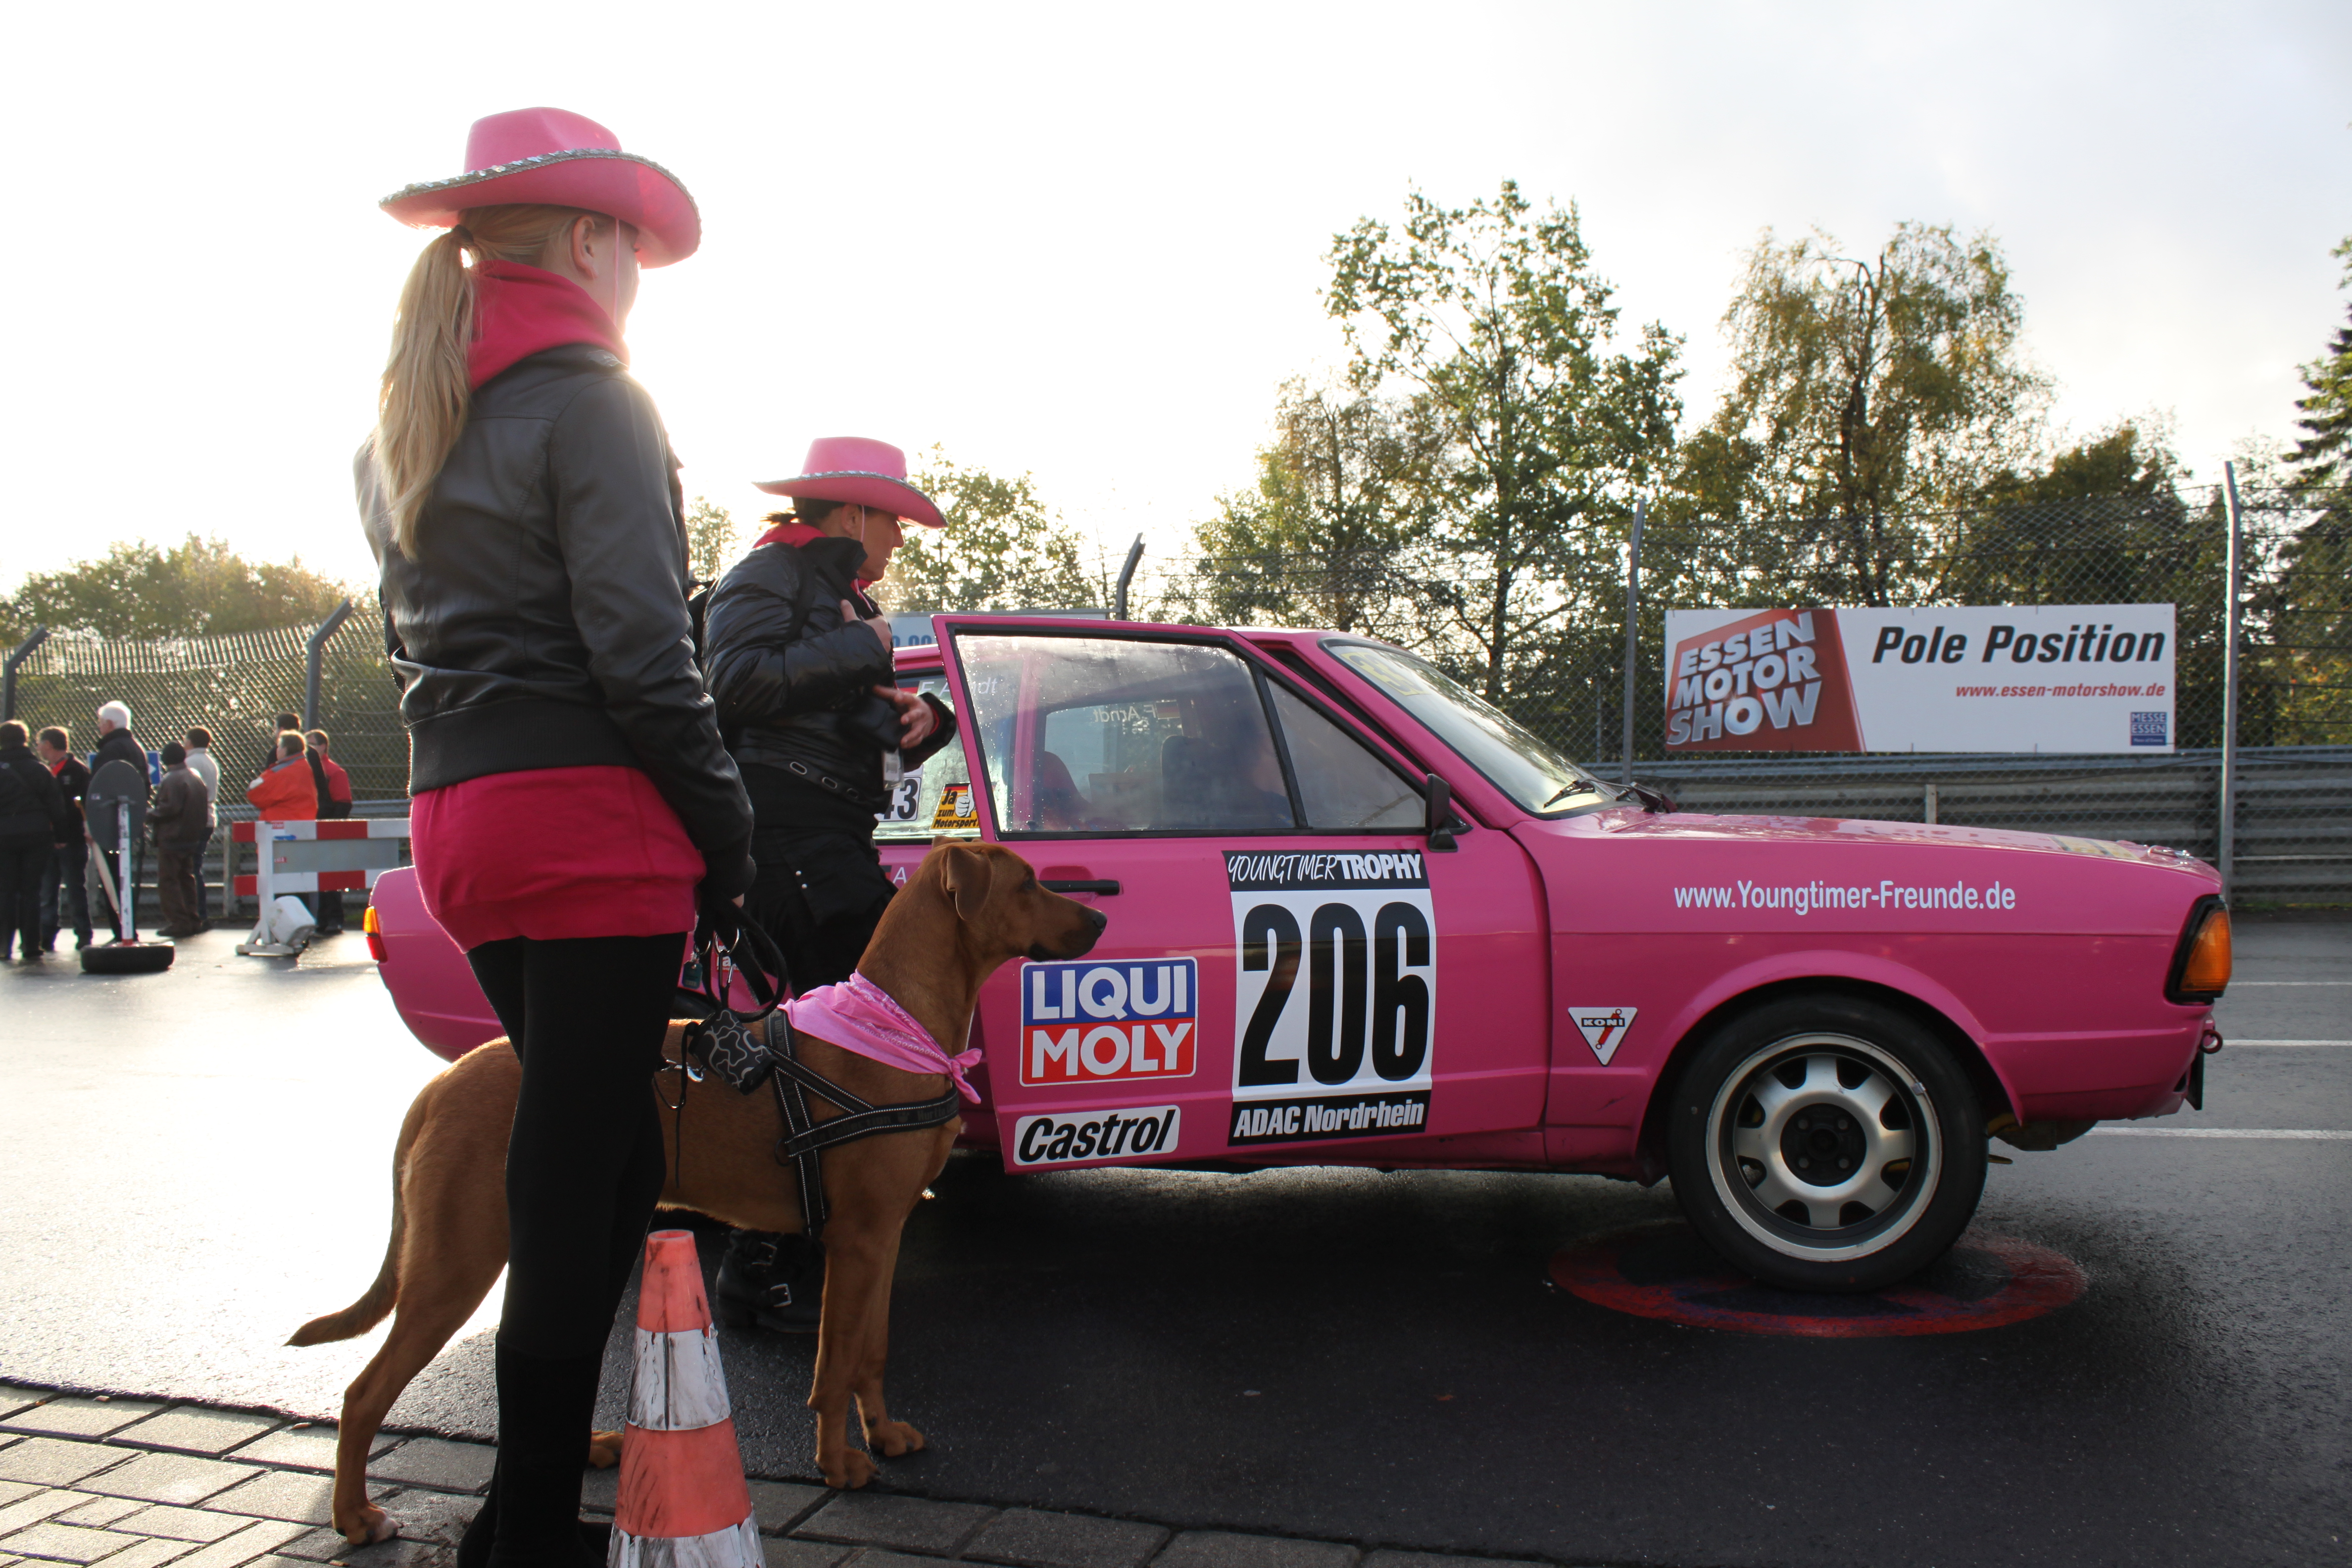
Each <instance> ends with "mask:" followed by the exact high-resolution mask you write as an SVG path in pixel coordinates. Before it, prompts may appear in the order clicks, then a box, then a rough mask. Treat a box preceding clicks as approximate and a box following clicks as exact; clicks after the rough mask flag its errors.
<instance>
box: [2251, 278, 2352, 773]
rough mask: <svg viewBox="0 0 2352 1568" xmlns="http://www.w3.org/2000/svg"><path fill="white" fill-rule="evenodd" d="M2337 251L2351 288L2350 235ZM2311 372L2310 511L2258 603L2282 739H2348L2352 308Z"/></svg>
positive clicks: (2305, 464)
mask: <svg viewBox="0 0 2352 1568" xmlns="http://www.w3.org/2000/svg"><path fill="white" fill-rule="evenodd" d="M2335 254H2336V256H2337V257H2338V258H2342V259H2343V261H2344V263H2345V270H2344V279H2343V286H2346V287H2352V239H2347V240H2345V242H2344V243H2343V244H2341V245H2339V246H2337V247H2336V252H2335ZM2303 379H2304V385H2305V387H2306V388H2307V389H2308V390H2307V393H2306V395H2305V396H2303V397H2300V398H2298V399H2296V400H2295V405H2294V406H2295V410H2296V412H2297V413H2299V414H2300V415H2301V416H2302V417H2301V418H2300V419H2299V420H2297V421H2296V423H2297V424H2299V425H2300V426H2302V427H2303V431H2304V435H2303V438H2302V440H2300V441H2299V442H2297V443H2296V445H2295V448H2294V453H2293V454H2292V455H2291V456H2290V458H2289V459H2288V461H2289V462H2290V463H2291V464H2292V465H2293V473H2294V489H2295V491H2296V492H2297V497H2298V500H2300V501H2301V503H2302V505H2303V506H2304V507H2305V509H2308V511H2309V513H2310V515H2309V518H2308V521H2305V522H2304V523H2303V524H2302V525H2301V526H2300V527H2298V528H2297V529H2296V530H2295V531H2294V534H2293V536H2292V537H2291V538H2289V539H2288V540H2287V541H2286V542H2284V545H2283V546H2282V548H2281V550H2280V552H2279V564H2278V572H2277V575H2276V577H2275V579H2274V580H2273V583H2272V584H2271V586H2270V589H2269V592H2268V594H2267V595H2263V597H2262V598H2258V601H2257V603H2258V606H2259V607H2260V608H2261V609H2262V610H2263V611H2264V612H2266V615H2267V619H2268V622H2269V625H2270V627H2271V633H2272V641H2273V650H2272V653H2271V656H2270V666H2271V668H2270V670H2269V674H2270V676H2271V679H2272V680H2273V684H2274V687H2275V689H2277V691H2278V693H2279V700H2280V702H2281V705H2282V709H2283V711H2282V713H2281V721H2282V727H2283V729H2284V731H2285V732H2284V733H2283V734H2282V735H2281V736H2280V737H2279V738H2280V739H2283V740H2292V741H2294V742H2302V743H2305V744H2315V745H2341V744H2343V743H2345V742H2347V741H2352V656H2347V649H2352V589H2347V583H2352V490H2348V489H2347V486H2352V313H2347V322H2346V324H2344V325H2340V326H2338V327H2337V328H2336V332H2335V335H2334V336H2333V337H2332V338H2331V339H2330V340H2329V341H2328V344H2327V348H2326V352H2325V353H2322V354H2321V355H2320V357H2319V358H2317V359H2315V360H2314V361H2312V362H2311V363H2309V364H2306V365H2305V366H2304V367H2303ZM2264 599H2266V600H2267V602H2266V603H2265V602H2263V600H2264Z"/></svg>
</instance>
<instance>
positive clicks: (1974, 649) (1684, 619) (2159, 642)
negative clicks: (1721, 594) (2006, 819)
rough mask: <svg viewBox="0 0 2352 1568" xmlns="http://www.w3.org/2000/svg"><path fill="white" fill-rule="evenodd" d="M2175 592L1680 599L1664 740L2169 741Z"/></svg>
mask: <svg viewBox="0 0 2352 1568" xmlns="http://www.w3.org/2000/svg"><path fill="white" fill-rule="evenodd" d="M2176 640H2177V639H2176V634H2175V627H2174V622H2173V607H2172V606H2171V605H2024V606H2010V607H2000V606H1982V605H1961V606H1953V605H1945V606H1942V607H1937V608H1927V609H1901V610H1870V609H1809V610H1777V609H1776V610H1668V611H1667V612H1666V652H1667V660H1666V692H1665V696H1666V750H1667V751H1668V752H2169V751H2171V750H2172V749H2173V744H2174V736H2173V722H2172V721H2173V697H2174V692H2175V689H2176V687H2175V682H2174V677H2173V657H2174V645H2175V642H2176Z"/></svg>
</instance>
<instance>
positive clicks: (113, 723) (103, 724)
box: [84, 702, 147, 941]
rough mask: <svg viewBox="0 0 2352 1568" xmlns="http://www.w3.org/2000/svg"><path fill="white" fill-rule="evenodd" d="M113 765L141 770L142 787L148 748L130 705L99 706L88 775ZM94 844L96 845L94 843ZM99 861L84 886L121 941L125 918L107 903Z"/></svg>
mask: <svg viewBox="0 0 2352 1568" xmlns="http://www.w3.org/2000/svg"><path fill="white" fill-rule="evenodd" d="M112 762H125V763H130V764H131V766H132V767H134V768H137V769H138V770H139V777H140V780H141V782H142V784H143V783H144V782H145V780H146V778H147V748H145V747H144V746H142V745H141V744H140V743H139V738H138V737H137V736H136V735H133V734H132V733H131V705H130V704H129V703H127V702H101V703H100V704H99V709H98V750H96V751H94V752H91V753H90V754H89V771H90V772H91V773H96V772H98V770H99V769H100V768H102V767H104V766H106V764H107V763H112ZM84 831H85V832H87V831H88V828H87V827H85V828H84ZM92 842H93V843H94V842H95V840H93V841H92ZM99 859H100V858H99V857H98V856H96V855H92V856H91V857H90V858H89V868H88V869H87V870H86V871H85V873H84V882H85V884H86V888H87V890H88V892H89V907H90V908H91V909H92V910H106V911H107V919H108V920H109V921H112V922H113V925H114V935H115V939H116V940H117V941H120V940H121V936H122V917H121V915H120V914H119V913H117V912H115V910H114V907H113V906H112V905H111V904H110V903H109V902H108V901H107V898H106V883H105V881H104V879H102V877H101V876H100V871H99ZM120 891H121V894H122V896H123V897H124V898H125V899H129V898H131V897H132V896H133V889H129V888H124V889H120Z"/></svg>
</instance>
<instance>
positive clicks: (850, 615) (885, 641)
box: [841, 599, 890, 653]
mask: <svg viewBox="0 0 2352 1568" xmlns="http://www.w3.org/2000/svg"><path fill="white" fill-rule="evenodd" d="M852 621H857V624H858V625H860V626H864V627H865V628H866V630H867V631H869V632H872V633H873V634H874V635H875V636H876V637H880V638H881V639H882V651H883V652H884V653H888V652H889V651H890V617H889V616H869V617H867V618H866V619H864V620H859V619H858V615H857V606H856V605H853V604H851V603H850V602H849V601H848V600H846V599H844V600H842V601H841V624H842V625H844V626H847V625H848V624H849V623H850V622H852Z"/></svg>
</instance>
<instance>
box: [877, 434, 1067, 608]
mask: <svg viewBox="0 0 2352 1568" xmlns="http://www.w3.org/2000/svg"><path fill="white" fill-rule="evenodd" d="M908 483H909V484H912V485H913V486H914V487H915V488H916V489H919V490H921V491H922V492H923V493H924V494H925V495H927V496H929V497H930V498H931V499H932V500H934V501H936V502H938V503H939V508H940V515H942V516H943V517H945V518H946V519H947V523H948V525H947V527H946V528H944V529H941V530H938V531H933V530H931V529H927V528H919V527H916V526H914V525H912V524H909V525H908V529H907V542H905V543H904V544H902V545H900V546H899V547H898V553H897V554H896V555H895V556H893V557H892V559H891V563H890V575H889V579H888V581H887V584H886V586H887V590H888V595H889V602H890V608H891V609H893V610H896V611H900V612H909V611H938V610H946V611H957V610H1023V609H1068V608H1075V607H1077V606H1080V605H1092V604H1100V603H1102V602H1103V599H1104V597H1105V596H1106V595H1105V584H1103V583H1102V582H1101V581H1100V580H1099V578H1097V577H1091V576H1089V575H1088V574H1087V570H1086V568H1085V567H1084V566H1083V565H1082V564H1081V563H1080V560H1079V550H1080V542H1079V540H1078V536H1077V535H1076V533H1075V532H1073V531H1071V530H1070V529H1069V528H1068V527H1067V526H1066V524H1064V523H1063V522H1062V521H1061V520H1060V519H1059V518H1057V517H1055V516H1053V515H1052V514H1050V513H1048V512H1047V511H1046V510H1045V502H1044V501H1043V500H1040V499H1039V498H1038V495H1037V485H1036V480H1035V479H1034V476H1032V475H1029V474H1023V475H1022V476H1021V477H1020V478H1019V479H1001V478H999V477H998V476H996V475H994V474H992V473H990V472H988V471H987V470H986V469H984V468H965V467H963V466H962V465H961V464H959V463H956V462H954V461H953V460H951V459H950V458H949V457H948V456H947V455H946V453H945V452H943V451H942V450H941V449H940V448H939V447H932V448H931V449H930V451H929V453H928V454H926V455H925V457H924V459H923V462H922V463H921V465H920V466H919V468H917V469H916V471H915V472H914V473H913V474H912V475H910V476H909V477H908Z"/></svg>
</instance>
